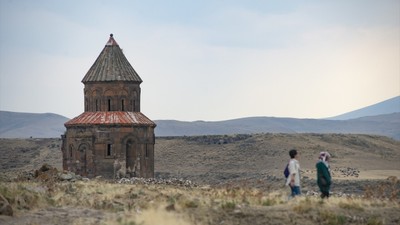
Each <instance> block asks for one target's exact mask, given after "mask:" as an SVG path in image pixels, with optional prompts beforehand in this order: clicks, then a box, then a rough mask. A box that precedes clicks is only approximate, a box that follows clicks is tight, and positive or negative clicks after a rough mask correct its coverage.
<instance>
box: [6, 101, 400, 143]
mask: <svg viewBox="0 0 400 225" xmlns="http://www.w3.org/2000/svg"><path fill="white" fill-rule="evenodd" d="M68 120H69V119H68V118H66V117H64V116H60V115H57V114H52V113H43V114H37V113H17V112H7V111H0V138H29V137H35V138H46V137H60V135H61V134H63V133H64V131H65V127H64V123H65V122H66V121H68ZM154 122H155V123H156V124H157V127H156V129H155V134H156V136H185V135H186V136H193V135H213V134H249V133H359V134H376V135H384V136H388V137H392V138H395V139H397V140H400V96H398V97H395V98H391V99H389V100H386V101H383V102H380V103H377V104H375V105H371V106H368V107H365V108H362V109H358V110H355V111H352V112H349V113H345V114H342V115H339V116H336V117H332V118H327V119H295V118H278V117H248V118H239V119H233V120H226V121H216V122H207V121H194V122H184V121H177V120H155V121H154Z"/></svg>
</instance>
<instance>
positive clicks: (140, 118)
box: [65, 111, 156, 127]
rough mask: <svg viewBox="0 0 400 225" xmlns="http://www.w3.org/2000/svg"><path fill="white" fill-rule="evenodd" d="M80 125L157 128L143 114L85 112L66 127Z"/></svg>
mask: <svg viewBox="0 0 400 225" xmlns="http://www.w3.org/2000/svg"><path fill="white" fill-rule="evenodd" d="M78 125H145V126H154V127H155V126H156V124H155V123H154V122H153V121H151V120H150V119H149V118H147V117H146V116H145V115H144V114H142V113H141V112H121V111H112V112H84V113H82V114H81V115H79V116H77V117H75V118H73V119H71V120H69V121H68V122H66V123H65V126H66V127H68V126H78Z"/></svg>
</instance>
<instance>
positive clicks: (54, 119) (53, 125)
mask: <svg viewBox="0 0 400 225" xmlns="http://www.w3.org/2000/svg"><path fill="white" fill-rule="evenodd" d="M68 120H69V119H68V118H67V117H64V116H60V115H58V114H54V113H20V112H8V111H0V137H1V138H29V137H34V138H50V137H60V135H61V134H63V133H64V131H65V127H64V123H65V122H67V121H68Z"/></svg>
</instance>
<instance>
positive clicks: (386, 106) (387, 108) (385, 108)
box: [327, 96, 400, 120]
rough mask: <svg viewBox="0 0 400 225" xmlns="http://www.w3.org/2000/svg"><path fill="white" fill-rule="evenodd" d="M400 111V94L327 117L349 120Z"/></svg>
mask: <svg viewBox="0 0 400 225" xmlns="http://www.w3.org/2000/svg"><path fill="white" fill-rule="evenodd" d="M396 112H400V96H397V97H394V98H391V99H388V100H386V101H383V102H380V103H377V104H374V105H371V106H367V107H364V108H361V109H358V110H355V111H351V112H348V113H345V114H342V115H339V116H335V117H331V118H327V119H331V120H348V119H356V118H360V117H365V116H376V115H382V114H390V113H396Z"/></svg>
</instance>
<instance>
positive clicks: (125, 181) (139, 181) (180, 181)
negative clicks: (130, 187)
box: [117, 177, 198, 187]
mask: <svg viewBox="0 0 400 225" xmlns="http://www.w3.org/2000/svg"><path fill="white" fill-rule="evenodd" d="M117 183H118V184H145V185H149V184H163V185H172V186H179V187H197V186H198V185H197V184H196V183H194V182H192V181H190V180H185V179H177V178H169V179H163V178H138V177H132V178H121V179H119V180H117Z"/></svg>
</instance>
